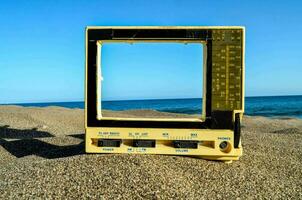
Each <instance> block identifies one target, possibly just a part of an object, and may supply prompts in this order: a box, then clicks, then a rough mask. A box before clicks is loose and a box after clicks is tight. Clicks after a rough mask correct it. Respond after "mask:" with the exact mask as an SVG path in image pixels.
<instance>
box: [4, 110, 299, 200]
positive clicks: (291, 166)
mask: <svg viewBox="0 0 302 200" xmlns="http://www.w3.org/2000/svg"><path fill="white" fill-rule="evenodd" d="M105 112H106V113H107V114H109V115H110V116H117V115H118V116H124V117H131V116H144V115H145V114H146V113H148V115H151V116H152V115H153V114H154V113H156V114H160V112H156V111H148V110H144V111H130V112H129V111H119V112H113V111H105ZM162 115H163V116H167V115H168V114H167V113H162ZM170 115H171V114H169V116H170ZM175 115H177V116H179V115H180V114H175ZM172 116H173V114H172ZM84 133H85V130H84V110H83V109H74V108H73V109H69V108H63V107H55V106H50V107H43V108H39V107H22V106H0V199H35V198H41V199H46V198H48V199H71V198H87V199H260V198H263V199H302V119H297V118H290V117H287V118H267V117H261V116H257V117H251V116H244V118H243V125H242V146H243V156H242V157H241V158H240V160H239V161H234V162H233V163H231V164H225V163H223V162H217V161H207V160H202V159H198V158H194V157H188V156H166V155H134V154H131V155H130V154H120V155H117V154H109V155H108V154H106V155H104V154H85V152H84Z"/></svg>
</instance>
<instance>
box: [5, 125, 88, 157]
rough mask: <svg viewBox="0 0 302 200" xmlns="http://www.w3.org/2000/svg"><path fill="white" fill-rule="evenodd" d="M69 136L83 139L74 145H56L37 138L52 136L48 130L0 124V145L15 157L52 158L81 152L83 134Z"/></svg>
mask: <svg viewBox="0 0 302 200" xmlns="http://www.w3.org/2000/svg"><path fill="white" fill-rule="evenodd" d="M69 136H71V137H74V138H78V139H81V140H83V141H82V142H80V143H79V144H76V145H67V146H58V145H53V144H49V143H47V142H44V141H41V140H39V139H37V138H46V137H54V136H53V135H52V134H50V133H48V132H45V131H38V130H37V129H36V128H34V129H25V130H19V129H12V128H9V126H2V127H0V146H2V147H3V148H4V149H6V150H7V151H8V152H9V153H11V154H12V155H14V156H16V157H17V158H22V157H24V156H29V155H37V156H40V157H43V158H47V159H54V158H63V157H69V156H75V155H80V154H83V153H84V134H75V135H69ZM7 139H9V140H7Z"/></svg>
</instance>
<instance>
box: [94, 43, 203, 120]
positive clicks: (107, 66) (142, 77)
mask: <svg viewBox="0 0 302 200" xmlns="http://www.w3.org/2000/svg"><path fill="white" fill-rule="evenodd" d="M98 51H99V52H100V55H99V58H98V59H100V60H99V65H100V67H99V71H98V77H99V85H98V89H97V90H98V91H97V92H98V93H99V94H100V95H99V99H98V117H99V116H101V118H106V117H113V118H116V117H118V118H140V119H141V118H152V119H156V118H160V119H174V118H193V119H196V118H197V119H200V118H201V113H202V96H203V45H202V44H201V43H188V44H184V43H132V44H129V43H103V44H102V45H100V46H99V49H98ZM100 113H101V115H100Z"/></svg>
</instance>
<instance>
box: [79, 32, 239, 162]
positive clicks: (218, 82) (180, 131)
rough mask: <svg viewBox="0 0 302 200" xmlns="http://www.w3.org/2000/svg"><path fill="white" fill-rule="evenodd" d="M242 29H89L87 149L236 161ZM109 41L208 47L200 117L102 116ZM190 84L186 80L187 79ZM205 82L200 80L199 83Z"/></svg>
mask: <svg viewBox="0 0 302 200" xmlns="http://www.w3.org/2000/svg"><path fill="white" fill-rule="evenodd" d="M244 36H245V29H244V27H237V26H236V27H235V26H234V27H232V26H227V27H216V26H215V27H214V26H213V27H203V26H130V27H128V26H118V27H117V26H116V27H115V26H110V27H104V26H99V27H98V26H97V27H87V28H86V83H85V84H86V87H85V129H86V138H85V140H86V152H87V153H137V154H141V153H144V154H172V155H194V156H198V157H201V158H204V159H211V160H222V161H225V162H228V161H232V160H238V159H239V157H240V156H241V155H242V147H241V141H240V122H241V119H242V115H243V111H244ZM105 42H129V43H135V42H146V43H148V42H157V43H158V42H177V43H179V42H180V43H200V44H202V45H203V49H204V51H203V52H204V55H203V59H204V64H203V72H204V75H203V77H204V78H203V80H204V81H203V88H204V89H203V100H202V101H203V102H202V104H203V109H202V117H201V118H200V119H187V118H184V119H179V118H175V119H160V118H159V119H156V118H155V119H154V118H114V117H102V115H101V113H100V111H99V109H98V107H99V103H100V102H101V101H100V92H98V91H99V89H100V88H101V81H100V79H101V78H100V75H99V72H100V70H101V66H100V63H101V62H100V59H101V54H100V51H101V47H102V44H103V43H105ZM184 84H186V83H184ZM201 84H202V83H201Z"/></svg>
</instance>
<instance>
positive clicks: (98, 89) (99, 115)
mask: <svg viewBox="0 0 302 200" xmlns="http://www.w3.org/2000/svg"><path fill="white" fill-rule="evenodd" d="M106 43H107V44H108V43H130V44H132V43H183V44H189V43H191V44H192V43H195V44H200V45H201V46H202V48H203V61H202V66H201V67H202V77H203V80H202V81H203V82H202V83H200V84H202V87H203V89H202V91H201V92H202V113H201V118H193V117H192V118H148V117H144V118H138V117H136V118H130V117H103V116H102V113H101V110H102V108H101V99H102V94H101V89H102V86H101V85H102V84H101V81H102V72H101V71H102V70H101V69H102V65H101V61H102V54H101V49H102V45H103V44H106ZM206 48H207V47H206V42H205V41H202V40H194V41H190V40H158V39H149V40H98V41H97V66H96V67H97V77H96V79H97V80H96V81H97V86H96V98H97V100H96V103H97V105H96V107H97V119H98V120H127V121H128V120H130V121H162V122H169V121H174V122H203V121H205V118H206V117H205V98H206V97H205V95H206V92H205V91H206V88H205V84H206V81H205V77H206V75H205V74H206V73H205V70H206V66H205V65H206V61H205V59H204V58H206V56H205V52H206Z"/></svg>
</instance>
